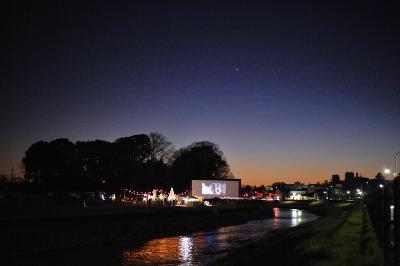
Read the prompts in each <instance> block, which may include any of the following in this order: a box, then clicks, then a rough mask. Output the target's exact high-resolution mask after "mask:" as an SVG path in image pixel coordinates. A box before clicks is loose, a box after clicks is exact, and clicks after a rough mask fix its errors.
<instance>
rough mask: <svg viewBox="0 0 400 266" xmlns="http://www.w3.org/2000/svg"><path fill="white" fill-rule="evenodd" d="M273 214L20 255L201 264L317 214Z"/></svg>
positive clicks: (32, 261) (59, 260) (81, 261)
mask: <svg viewBox="0 0 400 266" xmlns="http://www.w3.org/2000/svg"><path fill="white" fill-rule="evenodd" d="M274 213H275V217H274V218H271V219H265V220H253V221H249V222H247V223H245V224H241V225H233V226H225V227H220V228H218V229H215V230H211V231H207V232H198V233H193V234H188V235H181V236H175V237H163V238H158V239H154V240H150V241H146V242H138V241H126V242H123V243H115V244H108V245H101V246H93V247H85V248H79V249H78V248H76V249H70V250H63V251H57V252H51V253H47V254H46V255H45V256H44V255H41V256H36V257H30V258H29V259H28V258H24V259H22V260H23V261H19V262H17V264H20V265H24V264H29V265H204V264H207V263H210V262H212V261H214V260H215V259H217V258H220V257H222V256H224V255H226V254H227V253H228V252H229V251H230V250H232V249H234V248H237V247H239V246H240V245H243V244H244V243H246V242H248V241H251V240H256V239H258V238H260V237H261V236H263V235H264V234H265V233H266V232H268V231H271V230H275V229H280V228H288V227H293V226H297V225H299V224H301V223H304V222H309V221H312V220H315V219H316V218H317V216H315V215H313V214H311V213H309V212H306V211H302V210H297V209H278V208H274Z"/></svg>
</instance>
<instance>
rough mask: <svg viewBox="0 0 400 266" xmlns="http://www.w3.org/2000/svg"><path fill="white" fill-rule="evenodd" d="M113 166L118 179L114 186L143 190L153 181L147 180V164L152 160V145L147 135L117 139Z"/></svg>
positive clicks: (114, 181)
mask: <svg viewBox="0 0 400 266" xmlns="http://www.w3.org/2000/svg"><path fill="white" fill-rule="evenodd" d="M113 145H114V151H113V153H114V156H113V161H114V162H113V165H114V170H115V172H116V178H115V180H113V183H114V186H116V187H118V188H122V187H123V186H128V185H129V186H134V187H136V188H137V189H141V188H143V187H144V186H145V185H146V182H147V183H151V180H146V179H145V176H146V167H145V163H146V162H147V161H148V160H150V152H151V144H150V138H149V136H147V135H145V134H140V135H133V136H130V137H124V138H119V139H117V140H116V141H115V142H114V143H113Z"/></svg>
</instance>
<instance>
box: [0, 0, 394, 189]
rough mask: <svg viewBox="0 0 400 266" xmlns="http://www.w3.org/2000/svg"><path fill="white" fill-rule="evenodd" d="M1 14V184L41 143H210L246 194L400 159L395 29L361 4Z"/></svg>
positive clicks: (111, 6)
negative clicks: (134, 138) (156, 139)
mask: <svg viewBox="0 0 400 266" xmlns="http://www.w3.org/2000/svg"><path fill="white" fill-rule="evenodd" d="M214 2H215V1H210V2H208V1H199V2H194V1H191V2H190V3H188V2H187V1H181V2H173V1H168V2H167V1H162V2H158V1H157V2H154V1H144V2H142V3H140V2H138V1H114V2H110V1H104V2H103V3H101V2H96V4H94V3H91V4H89V3H84V4H82V3H78V2H75V3H66V2H65V3H62V2H58V3H53V1H49V2H47V3H45V2H42V3H41V4H39V3H36V2H35V1H32V3H29V2H25V3H23V2H19V3H15V4H14V6H11V7H8V8H5V9H3V11H2V13H3V14H2V24H3V25H5V27H3V34H2V35H3V38H2V39H3V40H4V41H3V42H4V43H3V44H2V47H3V48H2V51H3V53H2V54H3V56H2V58H3V59H2V60H1V61H2V63H1V69H2V73H3V75H4V76H3V78H2V81H1V87H2V91H3V93H2V97H1V104H2V107H3V108H2V109H3V110H5V111H4V112H2V115H1V117H0V119H1V121H0V122H1V125H2V129H1V131H0V137H1V140H2V141H1V147H0V174H1V173H9V171H10V168H12V167H14V168H18V167H19V164H20V160H21V158H22V156H23V153H24V151H25V150H26V149H27V148H28V147H29V145H30V144H32V143H33V142H35V141H38V140H42V139H43V140H51V139H54V138H58V137H67V138H69V139H71V140H72V141H77V140H92V139H105V140H109V141H113V140H115V139H116V138H118V137H121V136H128V135H133V134H138V133H149V132H151V131H158V132H160V133H162V134H164V135H166V136H167V137H168V138H169V139H170V140H171V141H172V142H173V143H174V144H175V146H176V147H182V146H184V145H188V144H190V143H192V142H194V141H199V140H210V141H214V142H215V143H217V144H219V146H220V148H221V150H223V151H224V153H225V155H226V157H227V159H228V162H229V163H230V165H231V168H232V171H233V173H234V174H235V175H236V176H237V177H239V178H244V181H243V182H244V183H254V184H256V183H257V184H258V183H265V184H268V183H271V182H273V181H276V180H284V181H287V182H293V181H295V180H303V181H305V182H309V181H311V182H314V181H316V180H322V179H327V178H329V176H330V175H331V174H335V173H339V174H343V173H344V171H346V170H353V171H355V172H361V173H362V174H364V175H367V176H373V175H374V174H376V172H378V171H380V170H381V169H382V167H392V165H393V155H394V153H395V152H396V151H397V150H399V149H400V144H399V142H400V141H399V136H400V135H399V132H400V119H399V116H400V107H399V106H400V105H399V100H400V84H399V79H400V72H399V71H400V67H399V58H400V56H399V47H400V37H399V36H400V21H399V19H398V16H397V14H398V11H399V10H398V9H396V8H395V6H394V5H391V4H389V3H386V4H385V5H382V4H380V5H378V4H368V3H364V2H363V1H354V2H351V1H344V2H339V1H335V3H334V2H332V3H329V4H328V3H327V2H326V3H321V2H319V1H318V2H317V1H316V2H315V3H313V2H310V1H305V2H303V3H296V2H297V1H293V2H285V1H283V2H282V1H279V3H274V4H272V3H266V2H265V1H263V2H261V1H259V2H253V3H250V2H247V3H246V2H241V1H219V2H218V3H214Z"/></svg>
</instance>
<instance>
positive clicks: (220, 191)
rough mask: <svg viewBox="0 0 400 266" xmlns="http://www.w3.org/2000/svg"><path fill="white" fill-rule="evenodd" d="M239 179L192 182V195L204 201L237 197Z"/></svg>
mask: <svg viewBox="0 0 400 266" xmlns="http://www.w3.org/2000/svg"><path fill="white" fill-rule="evenodd" d="M239 190H240V179H219V180H192V195H193V196H196V197H203V198H205V199H211V198H222V197H239Z"/></svg>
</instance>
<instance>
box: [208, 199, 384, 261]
mask: <svg viewBox="0 0 400 266" xmlns="http://www.w3.org/2000/svg"><path fill="white" fill-rule="evenodd" d="M278 206H279V207H289V208H299V209H306V210H310V211H312V212H314V213H316V214H318V215H320V216H321V218H320V219H318V220H315V221H313V222H310V223H306V224H302V225H300V226H298V227H294V228H291V229H287V230H277V231H272V232H270V233H268V234H267V235H265V236H264V237H263V238H261V239H260V240H259V241H257V242H252V243H248V244H247V245H245V246H243V247H241V248H239V249H237V250H233V251H232V252H230V253H229V254H228V255H227V256H226V257H224V258H222V259H221V260H218V261H216V262H215V263H214V264H213V265H248V264H249V263H251V264H254V263H255V264H256V265H267V264H268V265H338V266H339V265H383V255H382V252H381V250H380V248H379V246H378V241H377V239H376V235H375V232H374V230H373V228H372V224H371V220H370V217H369V214H368V212H367V209H366V208H365V206H363V205H361V204H360V203H346V202H341V203H340V202H338V203H329V202H324V203H321V202H309V203H298V202H297V203H295V202H286V203H285V204H279V205H278Z"/></svg>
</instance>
